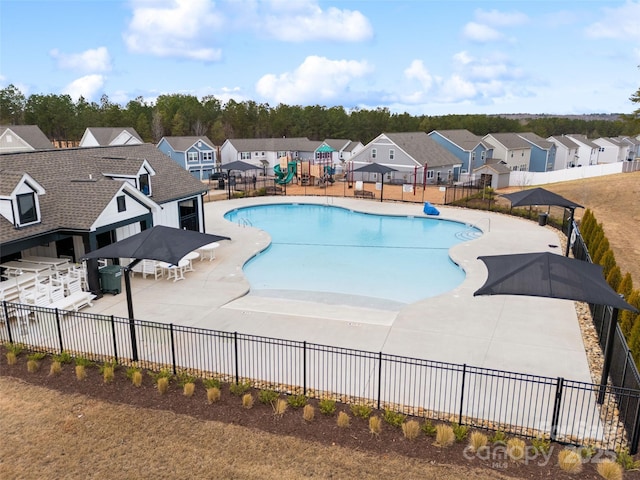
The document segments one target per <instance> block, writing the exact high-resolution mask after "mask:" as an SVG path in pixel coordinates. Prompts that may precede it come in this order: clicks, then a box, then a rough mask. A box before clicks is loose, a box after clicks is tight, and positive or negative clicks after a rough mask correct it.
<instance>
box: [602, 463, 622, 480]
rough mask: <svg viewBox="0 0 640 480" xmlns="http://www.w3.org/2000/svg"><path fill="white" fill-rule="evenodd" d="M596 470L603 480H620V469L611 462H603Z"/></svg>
mask: <svg viewBox="0 0 640 480" xmlns="http://www.w3.org/2000/svg"><path fill="white" fill-rule="evenodd" d="M596 470H597V471H598V474H599V475H600V476H601V477H602V478H604V479H605V480H622V472H623V470H622V467H621V466H620V465H619V464H617V463H616V462H614V461H613V460H603V461H602V462H600V463H598V466H597V467H596Z"/></svg>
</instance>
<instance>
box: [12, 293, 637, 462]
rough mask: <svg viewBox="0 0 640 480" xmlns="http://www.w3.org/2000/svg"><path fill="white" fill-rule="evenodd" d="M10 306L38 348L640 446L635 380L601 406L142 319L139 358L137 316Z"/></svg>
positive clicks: (19, 332)
mask: <svg viewBox="0 0 640 480" xmlns="http://www.w3.org/2000/svg"><path fill="white" fill-rule="evenodd" d="M1 307H2V308H3V309H4V313H5V316H4V318H5V319H6V318H9V316H10V315H9V314H10V312H12V311H13V312H16V311H22V312H23V313H27V312H29V316H28V317H27V318H28V319H29V322H28V323H27V322H18V321H17V320H11V321H5V322H4V323H0V340H1V341H3V342H6V341H9V342H13V343H21V344H23V345H25V347H26V348H29V349H31V350H35V351H44V352H49V353H60V352H63V351H66V352H69V353H71V354H72V355H74V356H83V357H86V358H88V359H90V360H93V361H107V360H116V361H117V362H118V363H120V364H122V365H131V364H134V363H135V364H136V365H138V366H139V367H141V368H145V369H149V370H155V371H158V370H160V369H163V368H168V369H170V370H172V371H173V372H174V373H179V372H183V371H186V372H189V373H190V374H193V375H197V376H200V377H203V378H207V377H215V378H218V379H220V380H222V381H224V382H246V381H248V382H251V384H252V385H253V386H254V387H256V388H261V389H274V390H278V391H280V392H286V393H298V394H304V395H307V396H309V397H313V398H332V399H335V400H337V401H339V402H342V403H355V404H366V405H369V406H371V407H374V408H378V409H389V410H393V411H396V412H401V413H404V414H407V415H413V416H417V417H423V418H429V419H437V420H444V421H454V422H457V423H460V424H464V425H470V426H476V427H480V428H486V429H489V430H501V431H504V432H505V433H511V434H518V435H524V436H529V437H535V436H539V435H543V436H547V437H548V438H551V439H553V440H556V441H560V442H564V443H569V444H576V445H594V446H598V447H600V448H606V449H611V450H615V449H617V448H620V447H630V448H631V450H632V451H635V450H634V448H637V443H636V444H635V447H634V444H633V443H632V442H633V439H634V438H635V437H634V435H635V433H634V432H637V431H638V406H639V405H640V391H639V390H637V389H635V388H623V387H617V386H608V387H607V388H606V391H605V398H604V403H603V404H602V405H600V404H598V402H597V394H598V392H599V386H598V385H596V384H590V383H583V382H576V381H572V380H567V379H563V378H550V377H541V376H536V375H528V374H522V373H515V372H508V371H500V370H492V369H486V368H479V367H474V366H470V365H464V364H463V365H460V364H452V363H444V362H436V361H430V360H422V359H417V358H408V357H401V356H396V355H389V354H385V353H382V352H367V351H361V350H352V349H347V348H339V347H332V346H327V345H318V344H313V343H308V342H304V341H302V342H301V341H291V340H282V339H277V338H268V337H260V336H254V335H245V334H241V333H237V332H223V331H214V330H206V329H200V328H193V327H186V326H181V325H173V324H169V325H167V324H162V323H155V322H149V321H142V320H136V321H135V322H134V328H135V330H136V335H135V338H136V339H137V340H136V342H137V345H136V346H137V351H138V359H139V360H138V362H133V361H132V351H133V348H132V343H131V342H132V338H133V337H132V335H131V330H130V328H131V323H130V321H129V320H128V319H124V318H119V317H114V316H104V315H95V314H89V313H82V312H79V313H75V312H66V311H60V310H52V309H47V308H39V307H30V306H26V305H20V304H11V303H7V302H3V304H2V305H1ZM17 317H18V318H19V317H21V316H20V315H18V316H17ZM614 370H615V372H617V371H618V369H617V368H616V369H614ZM616 375H617V373H616ZM625 375H626V377H625ZM623 377H625V378H631V377H630V374H629V373H625V374H623ZM618 412H619V413H618ZM620 420H622V422H621V421H620Z"/></svg>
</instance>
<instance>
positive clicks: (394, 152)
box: [389, 148, 396, 160]
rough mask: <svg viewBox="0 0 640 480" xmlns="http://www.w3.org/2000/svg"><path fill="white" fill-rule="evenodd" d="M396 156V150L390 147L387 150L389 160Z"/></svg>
mask: <svg viewBox="0 0 640 480" xmlns="http://www.w3.org/2000/svg"><path fill="white" fill-rule="evenodd" d="M395 156H396V151H395V150H394V149H393V148H392V149H391V150H389V160H393V159H394V158H395Z"/></svg>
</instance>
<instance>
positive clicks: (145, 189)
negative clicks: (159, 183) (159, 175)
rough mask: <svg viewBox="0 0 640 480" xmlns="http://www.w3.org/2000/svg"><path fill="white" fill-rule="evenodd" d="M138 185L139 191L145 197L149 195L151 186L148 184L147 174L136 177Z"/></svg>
mask: <svg viewBox="0 0 640 480" xmlns="http://www.w3.org/2000/svg"><path fill="white" fill-rule="evenodd" d="M138 183H139V185H140V191H141V192H142V193H144V194H145V195H151V185H150V184H149V174H148V173H143V174H142V175H140V177H138Z"/></svg>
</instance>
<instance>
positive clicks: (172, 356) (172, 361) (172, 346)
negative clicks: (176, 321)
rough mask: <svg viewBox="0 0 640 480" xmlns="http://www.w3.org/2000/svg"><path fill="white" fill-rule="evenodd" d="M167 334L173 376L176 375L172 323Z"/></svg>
mask: <svg viewBox="0 0 640 480" xmlns="http://www.w3.org/2000/svg"><path fill="white" fill-rule="evenodd" d="M169 333H170V335H171V365H173V374H174V375H175V374H176V373H177V371H176V342H175V339H174V338H173V323H170V324H169Z"/></svg>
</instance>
